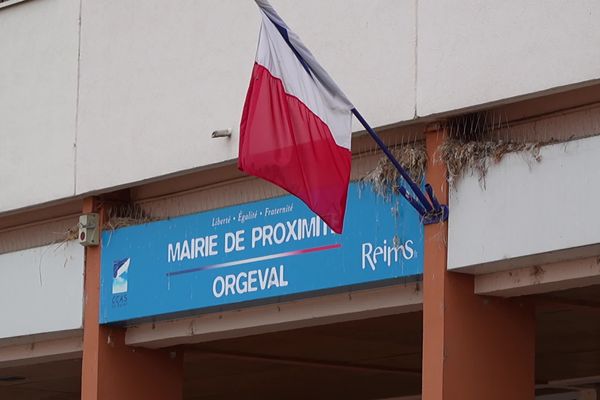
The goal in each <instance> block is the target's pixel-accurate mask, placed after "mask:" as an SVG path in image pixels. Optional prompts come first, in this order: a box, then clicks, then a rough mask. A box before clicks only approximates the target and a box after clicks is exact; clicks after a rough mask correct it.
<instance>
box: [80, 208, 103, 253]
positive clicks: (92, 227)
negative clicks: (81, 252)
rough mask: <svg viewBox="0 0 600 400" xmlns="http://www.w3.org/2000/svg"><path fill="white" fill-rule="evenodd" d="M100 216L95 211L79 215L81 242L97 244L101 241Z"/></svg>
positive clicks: (87, 244)
mask: <svg viewBox="0 0 600 400" xmlns="http://www.w3.org/2000/svg"><path fill="white" fill-rule="evenodd" d="M99 221H100V216H99V215H98V214H95V213H90V214H83V215H80V216H79V236H78V239H79V244H81V245H82V246H97V245H98V244H99V243H100V227H99V226H98V224H99Z"/></svg>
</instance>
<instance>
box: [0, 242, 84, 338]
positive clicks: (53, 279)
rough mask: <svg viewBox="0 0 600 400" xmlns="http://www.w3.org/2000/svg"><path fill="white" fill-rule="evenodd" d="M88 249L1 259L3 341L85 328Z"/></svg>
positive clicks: (58, 248) (71, 246) (68, 246)
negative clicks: (84, 298) (16, 337)
mask: <svg viewBox="0 0 600 400" xmlns="http://www.w3.org/2000/svg"><path fill="white" fill-rule="evenodd" d="M83 263H84V251H83V247H82V246H81V245H79V243H77V242H68V243H65V244H62V245H57V244H55V245H50V246H43V247H38V248H34V249H28V250H22V251H18V252H14V253H6V254H1V255H0V316H2V322H1V323H0V340H1V339H7V338H10V337H14V336H22V335H34V334H40V333H50V332H58V331H65V330H72V329H79V328H81V327H82V326H83V325H82V324H83Z"/></svg>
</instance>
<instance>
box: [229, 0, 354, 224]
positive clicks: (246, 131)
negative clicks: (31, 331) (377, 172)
mask: <svg viewBox="0 0 600 400" xmlns="http://www.w3.org/2000/svg"><path fill="white" fill-rule="evenodd" d="M256 4H257V5H258V7H259V9H260V13H261V16H262V25H261V29H260V36H259V40H258V50H257V52H256V61H255V64H254V69H253V71H252V79H251V81H250V87H249V88H248V94H247V96H246V102H245V104H244V111H243V114H242V121H241V126H240V153H239V168H240V169H241V170H242V171H244V172H246V173H248V174H251V175H254V176H257V177H260V178H263V179H266V180H268V181H270V182H272V183H274V184H276V185H278V186H281V187H282V188H284V189H286V190H287V191H288V192H290V193H292V194H293V195H295V196H297V197H299V198H300V199H301V200H303V201H304V202H305V203H306V204H307V205H308V207H310V209H311V210H313V211H314V212H315V213H316V214H317V215H319V217H321V219H323V221H325V223H327V225H329V226H330V227H331V229H333V230H334V231H335V232H337V233H341V232H342V227H343V225H344V213H345V210H346V196H347V193H348V183H349V180H350V165H351V161H352V156H351V152H350V141H351V134H352V113H351V110H352V108H353V106H352V103H350V101H349V100H348V99H347V98H346V96H345V95H344V93H342V91H341V90H340V89H339V88H338V86H337V85H336V84H335V82H334V81H333V80H332V79H331V77H330V76H329V75H328V74H327V72H326V71H325V70H324V69H323V68H322V67H321V66H320V65H319V63H318V62H317V60H315V58H314V56H313V55H312V54H311V53H310V51H309V50H308V49H307V48H306V47H305V46H304V44H302V42H301V41H300V39H299V38H298V36H297V35H296V34H294V33H293V32H292V31H291V30H290V29H289V28H288V27H287V25H286V24H285V22H283V20H282V19H281V18H280V17H279V15H277V12H276V11H275V10H274V9H273V7H272V6H271V5H270V4H269V3H268V1H265V0H256Z"/></svg>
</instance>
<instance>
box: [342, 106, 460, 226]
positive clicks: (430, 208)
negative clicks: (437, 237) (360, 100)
mask: <svg viewBox="0 0 600 400" xmlns="http://www.w3.org/2000/svg"><path fill="white" fill-rule="evenodd" d="M351 111H352V114H354V116H355V117H356V118H357V119H358V121H359V122H360V123H361V124H362V126H364V127H365V129H366V130H367V132H369V135H371V137H372V138H373V140H375V142H376V143H377V145H378V146H379V148H380V149H381V150H382V151H383V152H384V153H385V155H386V156H387V158H388V159H389V160H390V161H391V162H392V164H393V165H394V167H396V170H398V172H399V173H400V175H401V176H402V178H403V179H404V180H405V181H406V183H407V184H408V186H409V187H410V189H411V191H412V192H413V193H414V194H415V196H416V199H415V198H413V196H411V194H410V193H409V192H408V191H407V190H406V189H404V187H402V186H400V194H401V195H402V197H404V198H405V199H406V201H408V202H409V204H410V205H411V206H413V208H414V209H415V210H417V212H418V213H419V215H420V216H421V220H422V221H423V224H425V225H430V224H437V223H439V222H444V221H447V220H448V213H449V210H448V206H447V205H443V204H440V203H439V201H438V200H437V198H436V197H435V194H434V193H433V188H432V187H431V185H430V184H426V185H425V191H426V192H427V196H425V194H424V193H423V191H422V190H421V188H420V187H419V185H417V184H416V183H415V182H414V181H413V180H412V179H411V177H410V176H409V175H408V173H407V172H406V171H405V170H404V168H403V167H402V165H400V162H398V160H396V157H394V155H393V154H392V152H391V151H390V149H389V148H388V147H387V146H386V145H385V143H383V140H381V138H380V137H379V135H378V134H377V133H376V132H375V131H374V130H373V128H371V126H370V125H369V124H368V123H367V121H366V120H365V119H364V118H363V116H362V115H361V114H360V113H359V112H358V110H357V109H356V108H353V109H352V110H351ZM427 197H429V198H427Z"/></svg>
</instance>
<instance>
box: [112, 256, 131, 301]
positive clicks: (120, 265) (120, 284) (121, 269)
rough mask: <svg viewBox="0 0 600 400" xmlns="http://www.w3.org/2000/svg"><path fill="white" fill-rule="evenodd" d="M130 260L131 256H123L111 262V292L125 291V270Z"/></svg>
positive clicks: (127, 268)
mask: <svg viewBox="0 0 600 400" xmlns="http://www.w3.org/2000/svg"><path fill="white" fill-rule="evenodd" d="M130 262H131V258H124V259H122V260H117V261H115V262H114V263H113V285H112V293H113V294H116V293H125V292H127V271H128V270H129V263H130Z"/></svg>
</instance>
